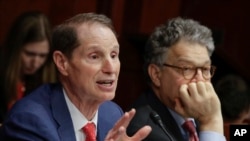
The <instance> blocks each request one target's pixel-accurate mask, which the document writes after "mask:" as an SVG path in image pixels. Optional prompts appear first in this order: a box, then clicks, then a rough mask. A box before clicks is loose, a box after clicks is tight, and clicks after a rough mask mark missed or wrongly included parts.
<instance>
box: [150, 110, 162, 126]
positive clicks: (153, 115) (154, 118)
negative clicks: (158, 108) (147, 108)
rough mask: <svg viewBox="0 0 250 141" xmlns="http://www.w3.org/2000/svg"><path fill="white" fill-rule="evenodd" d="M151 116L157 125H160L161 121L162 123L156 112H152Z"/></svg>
mask: <svg viewBox="0 0 250 141" xmlns="http://www.w3.org/2000/svg"><path fill="white" fill-rule="evenodd" d="M150 116H151V118H153V120H154V122H156V123H159V121H161V117H160V116H159V115H158V114H157V113H156V112H155V111H151V113H150Z"/></svg>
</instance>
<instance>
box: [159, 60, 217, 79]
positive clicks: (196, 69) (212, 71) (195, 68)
mask: <svg viewBox="0 0 250 141" xmlns="http://www.w3.org/2000/svg"><path fill="white" fill-rule="evenodd" d="M163 66H165V67H170V68H176V69H179V70H181V72H182V75H183V77H184V78H185V79H187V80H190V79H192V78H194V76H195V75H196V74H197V71H198V69H200V70H201V72H202V76H203V78H204V79H206V80H208V79H211V78H212V77H213V76H214V73H215V70H216V66H214V65H210V77H206V76H204V73H203V70H205V69H204V67H190V68H188V67H179V66H175V65H169V64H167V63H164V64H163ZM185 69H191V70H195V73H194V74H193V76H192V77H191V78H187V77H186V75H184V71H185Z"/></svg>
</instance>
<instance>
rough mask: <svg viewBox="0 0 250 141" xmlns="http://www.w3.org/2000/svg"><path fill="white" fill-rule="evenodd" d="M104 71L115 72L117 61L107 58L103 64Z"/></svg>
mask: <svg viewBox="0 0 250 141" xmlns="http://www.w3.org/2000/svg"><path fill="white" fill-rule="evenodd" d="M102 71H103V72H104V73H108V74H111V73H114V72H115V62H114V60H112V59H111V58H108V59H105V60H104V63H103V66H102Z"/></svg>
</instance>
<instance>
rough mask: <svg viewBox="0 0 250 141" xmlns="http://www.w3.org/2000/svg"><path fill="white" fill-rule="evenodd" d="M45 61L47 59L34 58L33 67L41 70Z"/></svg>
mask: <svg viewBox="0 0 250 141" xmlns="http://www.w3.org/2000/svg"><path fill="white" fill-rule="evenodd" d="M44 61H45V59H43V58H41V57H40V56H34V58H33V59H32V66H33V67H34V68H39V67H40V66H42V64H43V63H44Z"/></svg>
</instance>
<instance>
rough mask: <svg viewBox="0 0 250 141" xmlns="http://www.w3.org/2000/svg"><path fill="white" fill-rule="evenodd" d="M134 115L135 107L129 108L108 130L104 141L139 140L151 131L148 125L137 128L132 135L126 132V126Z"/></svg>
mask: <svg viewBox="0 0 250 141" xmlns="http://www.w3.org/2000/svg"><path fill="white" fill-rule="evenodd" d="M134 115H135V109H131V110H130V111H129V112H125V114H124V115H123V116H122V117H121V118H120V120H119V121H117V123H116V124H115V125H114V127H113V128H112V129H111V130H110V131H109V132H108V135H107V136H106V138H105V141H141V140H143V139H144V138H145V137H147V136H148V134H149V133H150V132H151V130H152V129H151V127H150V126H144V127H142V128H141V129H140V130H138V131H137V132H136V133H135V134H134V135H133V136H132V137H129V136H128V135H127V134H126V128H127V126H128V124H129V122H130V121H131V119H132V118H133V117H134Z"/></svg>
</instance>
